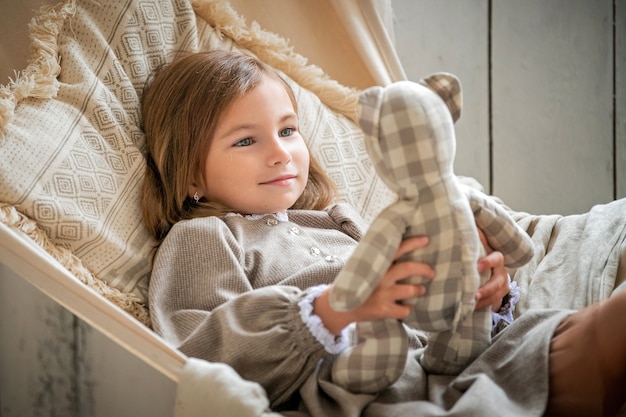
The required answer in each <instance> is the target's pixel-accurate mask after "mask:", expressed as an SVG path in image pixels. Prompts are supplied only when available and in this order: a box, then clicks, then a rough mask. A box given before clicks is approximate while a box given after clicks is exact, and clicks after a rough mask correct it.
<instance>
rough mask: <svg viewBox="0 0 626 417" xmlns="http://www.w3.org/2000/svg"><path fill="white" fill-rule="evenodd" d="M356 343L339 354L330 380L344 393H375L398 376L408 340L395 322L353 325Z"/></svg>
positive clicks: (405, 354) (403, 365) (401, 369)
mask: <svg viewBox="0 0 626 417" xmlns="http://www.w3.org/2000/svg"><path fill="white" fill-rule="evenodd" d="M356 338H357V342H356V344H355V345H354V346H351V347H348V348H347V349H346V350H344V351H343V352H341V353H340V354H339V355H338V356H337V357H336V358H335V360H334V362H333V366H332V380H333V382H334V383H335V384H337V385H339V386H342V387H344V388H345V389H347V390H348V391H352V392H359V393H376V392H379V391H381V390H382V389H384V388H387V387H388V386H390V385H391V384H393V383H394V382H395V381H396V380H397V379H398V378H399V377H400V375H402V372H403V371H404V368H405V366H406V360H407V354H408V337H407V334H406V332H405V331H404V328H403V326H402V324H401V323H400V322H399V321H397V320H392V319H388V320H376V321H370V322H361V323H357V324H356Z"/></svg>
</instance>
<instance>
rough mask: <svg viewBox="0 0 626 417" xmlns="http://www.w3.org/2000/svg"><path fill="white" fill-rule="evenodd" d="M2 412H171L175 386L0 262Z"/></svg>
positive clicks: (65, 415) (69, 416)
mask: <svg viewBox="0 0 626 417" xmlns="http://www.w3.org/2000/svg"><path fill="white" fill-rule="evenodd" d="M0 300H1V301H0V416H1V417H24V416H32V417H51V416H58V417H111V416H116V417H126V416H128V417H131V416H152V417H160V416H162V417H171V415H172V412H173V409H174V399H175V393H176V385H175V383H174V382H172V381H171V380H170V379H168V378H167V377H165V376H164V375H162V374H160V373H159V372H157V371H156V370H154V369H153V368H151V367H150V366H148V365H146V364H145V363H144V362H143V361H141V360H139V359H137V358H136V357H135V356H134V355H132V354H131V353H129V352H128V351H126V350H124V349H122V348H121V347H119V346H118V345H117V344H115V343H114V342H112V341H111V340H110V339H108V338H107V337H105V336H104V335H102V334H101V333H100V332H98V331H96V330H94V329H92V328H91V327H90V326H89V325H87V324H85V323H84V322H83V321H81V320H79V319H78V318H76V317H75V316H74V315H72V314H70V313H69V312H68V311H67V310H65V309H64V308H62V307H61V306H59V305H58V304H56V302H54V301H52V300H51V299H50V298H48V297H46V296H44V295H43V294H41V293H40V292H39V291H38V290H37V289H35V288H34V287H33V286H31V285H30V284H29V283H28V282H27V281H26V280H25V279H24V278H22V277H20V276H18V275H16V274H15V273H14V272H13V271H12V270H10V269H9V268H8V267H6V266H5V265H3V264H0Z"/></svg>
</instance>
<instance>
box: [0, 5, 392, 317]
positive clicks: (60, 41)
mask: <svg viewBox="0 0 626 417" xmlns="http://www.w3.org/2000/svg"><path fill="white" fill-rule="evenodd" d="M31 31H32V37H33V39H34V40H33V51H34V52H33V57H32V60H31V64H30V65H29V66H28V67H27V68H26V69H25V70H24V71H22V72H21V73H19V76H18V77H17V79H16V80H15V81H13V82H12V83H11V84H10V85H7V86H3V87H2V88H1V89H0V127H1V128H2V135H1V136H0V203H1V204H2V210H3V211H4V212H5V214H6V213H9V212H10V215H2V216H0V220H2V221H3V222H5V223H7V224H9V225H11V226H14V227H20V226H19V225H21V224H27V223H28V220H30V221H32V222H33V223H34V225H35V226H36V229H37V232H36V234H37V235H38V236H39V238H38V240H40V241H42V242H46V245H48V249H49V248H51V247H54V248H61V249H63V250H64V251H66V252H68V253H69V254H70V255H71V257H72V258H73V259H74V260H76V261H78V262H80V263H81V264H82V265H83V266H84V269H86V271H87V272H86V274H87V275H88V276H89V279H83V282H85V283H87V284H88V285H91V286H92V287H93V288H94V289H96V290H97V291H99V292H101V293H102V292H103V291H104V290H103V288H105V287H106V288H107V290H106V291H108V294H109V295H108V298H109V299H112V300H113V301H115V302H116V303H118V304H120V305H123V308H125V310H126V311H129V312H130V313H132V314H133V315H134V316H135V317H138V316H139V315H140V314H143V313H145V311H144V312H143V313H138V312H137V308H138V306H139V310H141V307H144V306H145V303H146V300H147V288H148V279H149V275H150V269H151V264H150V261H151V256H152V251H153V249H154V242H153V241H152V239H151V238H150V236H149V235H148V233H147V231H146V229H145V227H144V225H143V222H142V218H141V209H140V195H141V194H140V186H141V183H142V178H143V175H144V167H145V158H144V152H145V147H144V135H143V132H142V130H141V113H140V97H141V94H142V90H143V87H144V84H145V82H146V80H147V79H148V77H149V76H150V74H151V73H152V72H153V71H154V70H155V69H157V68H159V67H160V66H161V65H163V64H164V63H167V62H169V61H170V60H171V59H172V58H173V57H174V56H175V54H176V53H177V52H179V51H197V50H206V49H212V48H226V49H233V48H239V49H246V50H248V51H249V52H251V53H253V54H255V55H257V56H258V57H259V58H261V59H262V60H264V61H265V62H267V63H269V64H270V65H273V66H274V67H275V68H277V69H278V70H280V71H282V72H283V73H284V74H285V76H286V77H287V78H288V81H289V83H290V84H291V85H292V87H293V88H294V91H295V94H296V97H297V100H298V105H299V113H300V118H301V130H302V132H303V134H304V136H305V137H306V138H307V140H308V142H309V145H310V147H311V149H312V152H313V154H314V155H315V156H316V157H317V158H318V159H319V161H320V162H321V164H322V165H323V166H324V167H325V168H326V169H327V170H328V172H329V174H330V177H331V178H332V179H333V180H334V181H335V183H336V184H337V186H338V189H339V192H340V195H341V200H342V201H345V202H348V203H351V204H353V205H354V206H355V207H357V208H358V209H359V210H360V211H361V213H362V215H363V217H364V218H365V220H366V221H371V220H372V219H373V217H375V215H376V214H378V212H380V210H382V208H384V206H386V204H388V203H389V202H391V201H392V199H393V198H394V196H393V194H392V193H391V191H389V190H388V189H387V187H386V186H385V185H384V184H383V183H382V182H381V181H380V180H379V179H378V177H376V175H375V173H374V170H373V169H372V167H371V162H370V161H369V158H368V156H367V152H366V150H365V147H364V143H363V135H362V132H361V131H360V130H359V128H358V127H357V126H356V125H355V123H354V122H353V121H352V117H353V115H352V113H351V112H352V111H353V110H354V103H355V102H354V100H353V98H354V97H353V95H354V91H352V90H351V89H348V88H346V87H343V86H341V85H339V84H338V83H336V82H335V81H333V80H330V79H329V78H328V77H326V76H325V75H324V74H323V72H322V71H321V70H320V69H319V68H317V67H313V66H308V65H306V60H305V59H304V58H303V57H301V56H300V55H298V54H297V53H295V52H293V50H292V49H291V47H290V46H289V45H288V44H287V42H286V41H285V40H284V39H281V38H280V37H278V36H277V35H274V34H272V33H269V32H266V31H264V30H262V29H261V28H260V27H259V26H258V25H256V24H254V23H253V24H251V25H247V24H246V22H245V20H244V19H243V18H242V17H240V16H239V15H238V14H237V13H236V12H235V11H234V10H233V9H232V8H231V7H230V5H229V4H228V3H227V2H225V1H207V0H205V1H196V2H194V6H193V7H192V6H191V4H190V3H189V2H187V1H183V0H171V1H163V0H122V1H116V2H93V1H91V0H68V1H65V2H64V3H61V4H59V5H58V6H55V7H54V8H53V9H42V10H41V11H40V13H39V15H38V17H37V19H36V20H35V21H34V22H33V25H32V28H31ZM374 196H376V198H373V197H374ZM11 219H13V220H11ZM15 219H19V221H17V220H15ZM33 233H35V232H32V231H31V232H30V235H31V236H33ZM58 259H60V258H59V257H58ZM64 259H65V258H64ZM76 273H78V272H76ZM96 281H97V282H98V285H97V286H96V285H94V284H93V283H94V282H96ZM111 294H113V295H111ZM129 305H131V306H132V307H128V306H129ZM142 321H143V320H142Z"/></svg>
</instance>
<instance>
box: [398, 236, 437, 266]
mask: <svg viewBox="0 0 626 417" xmlns="http://www.w3.org/2000/svg"><path fill="white" fill-rule="evenodd" d="M426 245H428V237H427V236H415V237H411V238H408V239H405V240H403V241H402V242H400V246H399V247H398V251H397V252H396V256H395V257H394V258H393V259H394V261H395V260H396V259H398V258H400V257H401V256H402V255H406V254H407V253H410V252H413V251H414V250H415V249H420V248H423V247H426Z"/></svg>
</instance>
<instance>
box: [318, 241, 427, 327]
mask: <svg viewBox="0 0 626 417" xmlns="http://www.w3.org/2000/svg"><path fill="white" fill-rule="evenodd" d="M427 244H428V238H426V237H414V238H410V239H407V240H404V241H403V242H402V243H401V244H400V247H399V248H398V251H397V252H396V255H395V257H394V262H393V263H392V264H391V266H390V267H389V269H388V270H387V272H386V273H385V275H384V276H383V278H382V280H381V281H380V282H379V283H378V286H377V287H376V289H375V290H374V292H373V293H372V294H371V295H370V297H369V298H368V299H367V300H366V301H365V302H364V303H363V304H362V305H360V306H359V307H357V308H355V309H354V310H351V311H346V312H339V311H334V310H333V309H331V308H330V303H329V301H328V295H329V292H330V287H329V289H327V290H326V291H325V292H323V293H322V294H321V295H320V296H319V297H318V298H316V299H315V301H314V302H313V312H314V314H316V315H317V316H318V317H319V318H320V319H321V320H322V322H323V323H324V326H325V327H326V329H328V331H329V332H330V333H332V334H335V335H338V334H339V333H341V331H342V330H343V329H344V328H345V327H346V326H347V325H348V324H350V323H354V322H359V321H369V320H377V319H384V318H393V319H403V318H405V317H407V316H408V315H409V313H410V311H411V308H412V307H411V306H409V305H403V304H401V303H400V302H401V301H403V300H407V299H410V298H413V297H419V296H421V295H423V294H424V292H425V291H426V288H425V287H424V286H423V285H419V284H404V283H399V281H402V280H404V279H406V278H409V277H415V276H419V277H423V278H427V279H432V278H434V276H435V272H434V271H433V269H432V268H431V267H430V266H428V265H426V264H421V263H417V262H409V261H406V262H396V261H395V260H396V259H398V258H400V257H401V256H402V255H404V254H406V253H409V252H411V251H414V250H415V249H419V248H423V247H425V246H426V245H427Z"/></svg>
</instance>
